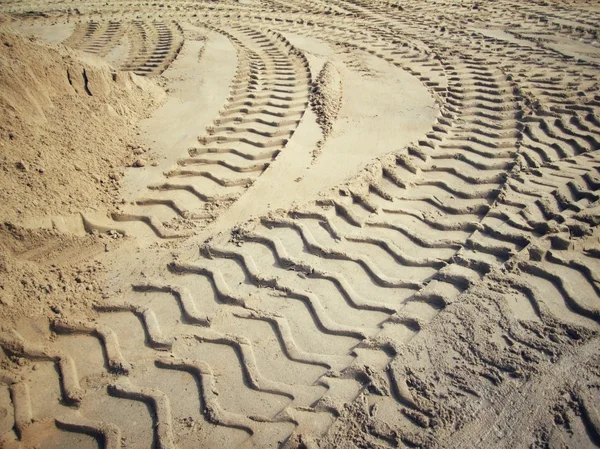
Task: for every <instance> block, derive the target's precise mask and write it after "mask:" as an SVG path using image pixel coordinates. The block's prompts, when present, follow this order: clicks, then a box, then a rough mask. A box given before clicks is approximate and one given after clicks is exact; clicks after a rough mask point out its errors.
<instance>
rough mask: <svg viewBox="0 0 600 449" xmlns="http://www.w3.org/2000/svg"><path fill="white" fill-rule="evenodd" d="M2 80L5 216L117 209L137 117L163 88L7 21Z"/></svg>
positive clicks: (1, 199)
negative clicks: (30, 34)
mask: <svg viewBox="0 0 600 449" xmlns="http://www.w3.org/2000/svg"><path fill="white" fill-rule="evenodd" d="M0 85H1V86H2V90H1V91H0V170H1V172H2V175H1V176H0V222H6V221H11V222H13V223H17V224H18V223H21V222H23V221H26V220H28V221H29V222H31V220H35V219H36V218H37V217H42V216H44V215H68V214H73V213H77V212H79V211H81V210H83V209H87V210H89V209H94V210H99V211H104V210H108V209H111V208H112V207H113V206H114V204H115V203H116V202H118V201H119V198H118V191H117V188H118V181H119V179H120V178H121V176H122V175H123V167H124V166H125V165H127V164H128V163H131V162H132V159H134V158H136V155H135V154H133V153H134V151H133V149H134V148H136V145H135V134H136V132H135V127H134V126H133V125H134V124H135V122H137V120H138V119H139V118H141V117H142V116H146V115H147V114H148V113H149V112H151V110H152V106H153V105H155V104H156V103H158V102H159V101H161V100H162V91H161V90H159V89H158V88H157V87H156V86H155V85H154V84H152V83H151V82H149V81H148V80H145V79H143V78H139V77H137V76H135V75H132V74H129V73H125V72H117V71H115V70H114V69H113V68H111V67H110V66H109V65H107V64H106V63H104V62H102V61H101V60H99V59H97V58H95V57H93V56H90V55H84V54H83V53H78V52H74V51H72V50H69V49H67V48H65V47H63V46H56V45H51V44H46V43H43V42H42V41H38V40H37V39H35V38H28V37H24V36H22V35H20V34H18V33H16V32H15V31H14V30H12V29H10V28H8V27H1V28H0ZM137 157H139V156H137Z"/></svg>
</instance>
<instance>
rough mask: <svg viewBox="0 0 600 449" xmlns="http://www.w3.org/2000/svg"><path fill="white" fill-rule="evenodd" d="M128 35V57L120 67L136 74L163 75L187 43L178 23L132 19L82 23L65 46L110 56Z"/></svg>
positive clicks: (66, 41)
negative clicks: (184, 43) (130, 20)
mask: <svg viewBox="0 0 600 449" xmlns="http://www.w3.org/2000/svg"><path fill="white" fill-rule="evenodd" d="M124 37H126V38H127V42H128V44H129V49H128V56H127V59H126V60H125V62H123V63H122V64H121V65H120V66H119V67H117V68H118V69H119V70H125V71H131V72H133V73H135V74H136V75H141V76H151V75H160V74H161V73H162V72H164V71H165V70H166V69H167V67H169V65H170V64H171V63H172V62H173V60H175V58H176V57H177V55H178V53H179V51H180V50H181V47H182V45H183V33H182V30H181V27H180V26H179V25H178V24H177V23H176V22H163V21H153V22H146V21H139V20H136V21H132V22H129V23H128V22H117V21H108V22H94V21H90V22H88V23H86V24H78V25H77V26H76V27H75V30H74V31H73V34H72V35H71V36H70V37H69V38H67V39H66V40H65V42H64V43H65V45H68V46H70V47H73V48H76V49H79V50H83V51H85V52H88V53H93V54H96V55H98V56H106V55H107V54H108V53H109V52H110V51H111V50H113V49H114V48H115V47H116V46H118V45H119V44H120V43H121V41H122V39H123V38H124Z"/></svg>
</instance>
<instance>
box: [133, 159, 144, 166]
mask: <svg viewBox="0 0 600 449" xmlns="http://www.w3.org/2000/svg"><path fill="white" fill-rule="evenodd" d="M146 164H147V162H146V159H138V160H137V161H135V162H134V163H133V166H134V167H144V166H145V165H146Z"/></svg>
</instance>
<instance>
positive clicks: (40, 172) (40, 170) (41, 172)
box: [38, 167, 46, 175]
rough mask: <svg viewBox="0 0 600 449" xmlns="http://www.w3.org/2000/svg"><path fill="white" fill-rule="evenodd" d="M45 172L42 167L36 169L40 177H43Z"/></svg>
mask: <svg viewBox="0 0 600 449" xmlns="http://www.w3.org/2000/svg"><path fill="white" fill-rule="evenodd" d="M45 172H46V170H45V169H44V168H42V167H40V168H38V173H39V174H40V175H43V174H44V173H45Z"/></svg>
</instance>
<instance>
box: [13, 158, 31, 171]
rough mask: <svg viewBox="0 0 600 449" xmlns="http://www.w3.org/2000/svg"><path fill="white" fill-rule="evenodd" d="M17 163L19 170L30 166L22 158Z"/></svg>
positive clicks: (27, 168) (24, 169) (25, 169)
mask: <svg viewBox="0 0 600 449" xmlns="http://www.w3.org/2000/svg"><path fill="white" fill-rule="evenodd" d="M15 165H16V167H17V168H18V169H19V170H23V171H27V170H29V167H27V164H26V163H25V162H24V161H23V160H20V161H19V162H17V163H16V164H15Z"/></svg>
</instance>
